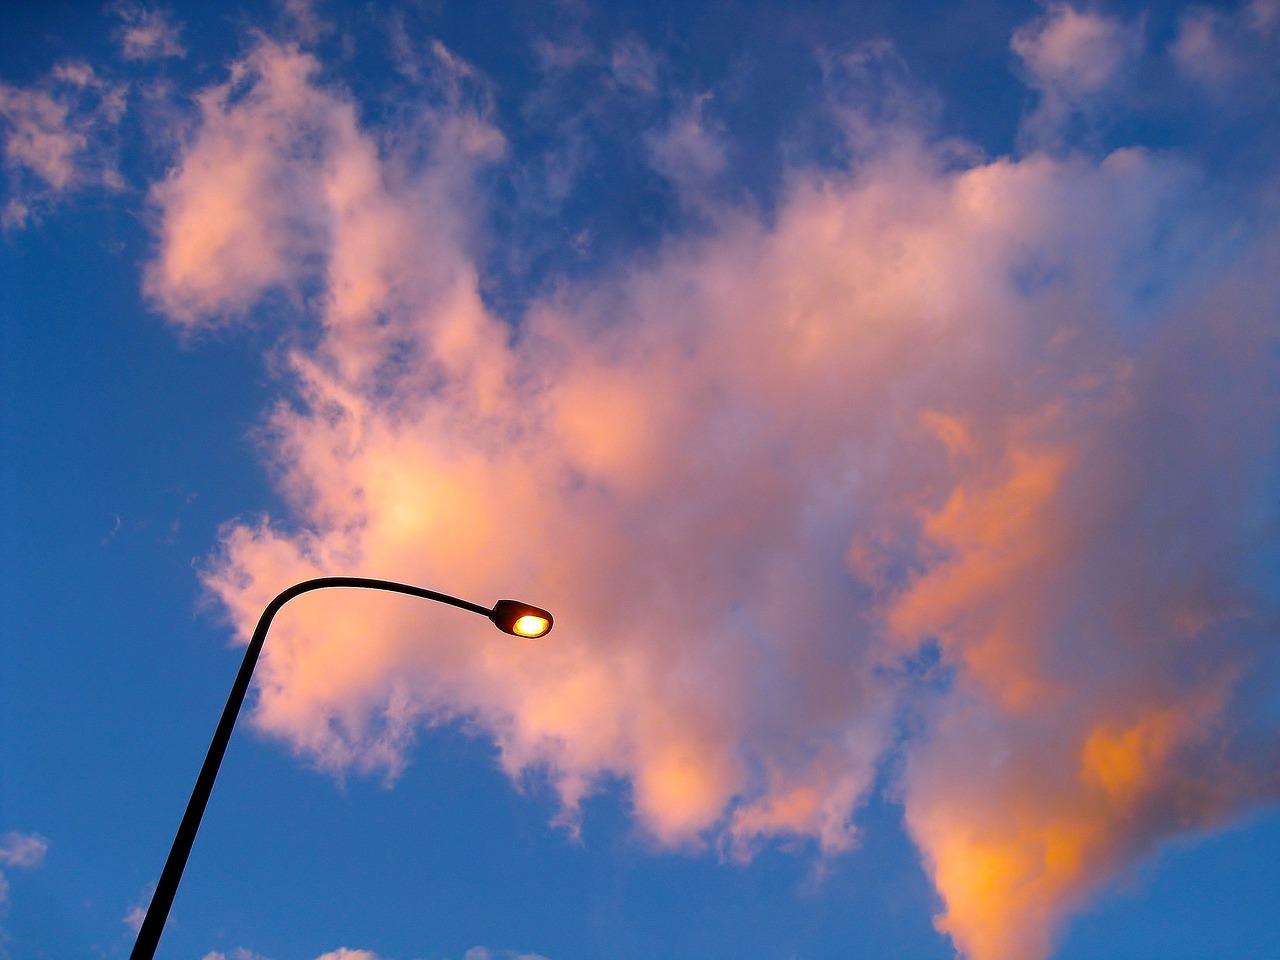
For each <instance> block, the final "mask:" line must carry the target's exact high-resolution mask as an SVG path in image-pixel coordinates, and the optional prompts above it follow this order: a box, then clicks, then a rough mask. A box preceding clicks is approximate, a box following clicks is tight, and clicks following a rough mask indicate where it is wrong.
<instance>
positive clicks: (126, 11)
mask: <svg viewBox="0 0 1280 960" xmlns="http://www.w3.org/2000/svg"><path fill="white" fill-rule="evenodd" d="M110 10H111V12H112V13H114V14H115V15H116V16H117V17H119V18H120V21H121V23H120V27H119V28H118V29H117V30H116V40H117V42H118V43H119V44H120V54H121V56H123V57H124V58H125V59H126V60H164V59H167V58H169V57H185V56H186V54H187V51H186V49H185V48H184V47H183V46H182V42H181V35H182V27H181V25H180V24H178V23H175V22H174V20H173V15H172V14H171V13H170V12H169V11H167V10H163V9H159V8H154V7H146V6H143V5H142V4H140V3H133V2H130V0H117V2H116V3H113V4H112V5H111V7H110Z"/></svg>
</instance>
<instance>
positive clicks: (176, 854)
mask: <svg viewBox="0 0 1280 960" xmlns="http://www.w3.org/2000/svg"><path fill="white" fill-rule="evenodd" d="M325 587H362V588H365V589H370V590H387V591H390V592H391V593H403V594H408V595H409V596H411V597H422V598H423V599H425V600H435V601H437V602H439V603H447V604H449V605H450V606H454V607H461V608H462V609H463V610H470V611H471V612H472V613H478V614H480V615H481V616H485V617H491V616H492V614H493V611H492V610H491V609H489V608H488V607H482V606H480V604H478V603H471V602H470V601H468V600H459V599H458V598H457V597H451V596H449V595H448V594H444V593H436V592H435V591H434V590H424V589H423V588H422V587H415V586H412V585H411V584H407V583H396V582H395V581H393V580H373V579H370V578H368V577H319V578H317V579H315V580H304V581H303V582H302V583H296V584H294V585H293V586H292V587H289V588H288V589H287V590H285V591H283V592H281V593H280V594H279V595H278V596H277V597H276V598H275V599H274V600H272V601H271V602H270V603H269V604H267V608H266V609H265V610H263V611H262V616H261V617H260V618H259V619H258V626H257V627H256V628H255V629H254V631H253V637H252V639H250V641H249V647H248V649H247V650H245V652H244V660H243V661H242V662H241V663H240V672H239V673H238V674H236V682H235V683H234V684H233V685H232V687H231V695H230V696H229V697H227V705H226V706H225V707H224V708H223V710H222V719H221V720H219V721H218V729H217V730H215V731H214V733H213V742H212V743H210V744H209V752H208V754H207V755H206V756H205V758H204V766H202V767H201V768H200V776H198V777H197V778H196V785H195V789H194V790H192V791H191V799H190V800H189V801H187V812H186V813H184V814H183V815H182V823H181V824H180V825H179V826H178V835H177V836H175V837H174V838H173V847H172V848H171V849H170V850H169V859H167V860H166V861H165V863H164V870H162V871H161V872H160V880H159V882H158V883H157V884H156V892H155V894H153V895H152V897H151V904H150V905H149V906H148V907H147V915H146V916H145V917H143V919H142V927H141V928H140V929H139V930H138V939H137V940H136V941H135V942H134V945H133V952H132V953H131V954H129V960H152V958H153V957H154V956H155V952H156V946H157V944H159V942H160V934H161V933H162V932H163V931H164V923H165V920H166V919H168V916H169V908H170V907H171V906H173V898H174V896H175V895H176V894H177V892H178V881H180V880H181V879H182V871H183V868H184V867H186V865H187V857H188V856H189V855H190V854H191V845H192V844H193V843H195V839H196V831H197V830H199V829H200V818H201V817H203V816H204V808H205V806H206V805H207V804H208V803H209V794H210V793H211V792H212V791H213V781H214V778H215V777H217V776H218V767H219V766H221V764H222V756H223V754H225V753H226V752H227V743H228V742H229V741H230V740H231V730H232V728H233V727H234V726H235V725H236V717H237V716H239V714H240V706H241V704H243V703H244V698H245V694H246V693H248V692H249V681H250V679H251V678H252V677H253V668H254V667H255V666H256V665H257V663H258V655H259V654H260V653H261V652H262V644H263V641H265V640H266V638H267V630H268V629H269V628H270V627H271V621H272V619H273V618H274V617H275V615H276V613H278V612H279V610H280V608H281V607H283V606H284V605H285V604H286V603H288V602H289V601H290V600H292V599H293V598H294V597H296V596H298V595H299V594H303V593H308V592H310V591H312V590H321V589H324V588H325Z"/></svg>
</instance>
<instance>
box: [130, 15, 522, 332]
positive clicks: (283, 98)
mask: <svg viewBox="0 0 1280 960" xmlns="http://www.w3.org/2000/svg"><path fill="white" fill-rule="evenodd" d="M444 53H446V54H447V51H444ZM449 63H451V64H456V61H454V60H453V59H450V61H449ZM317 68H318V65H317V62H316V61H315V59H314V58H313V57H312V56H311V55H310V54H306V53H303V52H301V51H299V50H298V49H297V48H296V47H292V46H282V45H278V44H275V43H272V42H270V41H265V40H264V41H263V42H262V43H261V44H260V45H258V46H257V47H256V48H255V49H254V50H253V51H252V52H251V53H250V54H249V56H248V57H247V58H246V59H244V60H243V61H241V62H239V63H238V64H236V66H235V69H234V70H233V71H232V76H231V79H230V80H229V81H228V82H227V83H226V84H223V85H220V86H217V87H213V88H210V89H208V90H206V91H205V92H203V93H202V94H201V95H200V97H199V101H198V102H199V112H200V125H199V132H198V133H197V134H196V136H195V138H194V140H193V141H192V143H191V144H190V145H189V147H188V149H187V150H186V151H185V153H184V154H183V157H182V161H181V164H180V166H178V167H177V168H175V169H174V170H173V171H172V172H171V174H170V175H169V176H168V177H167V178H166V179H165V180H164V181H162V182H160V183H158V184H156V185H155V187H154V188H153V190H152V198H153V201H154V202H155V204H156V205H157V207H158V208H159V209H160V210H161V211H162V220H161V228H160V238H159V250H158V254H157V256H156V258H155V259H154V260H153V261H152V263H151V264H150V265H149V267H148V270H147V273H146V277H145V280H144V289H145V291H146V292H147V294H148V295H149V296H150V297H151V298H152V299H153V301H154V302H155V303H156V305H157V306H158V307H159V308H160V309H162V310H163V311H165V312H166V313H167V314H168V315H169V316H170V317H171V318H173V319H174V320H175V321H177V322H178V323H180V324H182V325H184V326H185V327H187V328H188V329H194V328H196V327H197V326H200V325H202V324H208V323H210V322H211V321H212V322H216V323H226V322H229V321H232V320H234V319H236V318H238V317H240V316H242V315H243V314H244V312H245V311H246V310H247V309H248V308H249V306H251V305H252V304H254V303H256V302H257V301H258V300H259V299H260V298H261V297H262V296H263V295H264V294H265V293H267V292H268V291H272V290H280V291H284V292H285V293H286V294H289V295H293V296H295V297H296V296H301V295H302V294H303V292H304V289H305V286H306V284H307V283H308V282H310V281H313V280H315V279H317V276H316V271H317V269H318V268H320V267H321V266H322V265H323V264H324V263H325V262H326V257H327V255H326V247H327V246H328V245H329V244H331V243H336V244H340V245H343V246H344V249H343V250H341V251H339V252H338V255H337V256H336V257H328V258H327V263H328V269H329V273H328V275H327V276H325V277H324V281H323V282H324V283H325V291H326V293H325V295H326V297H327V300H328V306H327V310H326V312H327V316H328V318H329V321H330V322H333V323H339V324H347V325H348V326H351V325H355V326H358V327H360V328H361V329H362V330H363V331H364V333H362V334H358V335H360V336H364V335H373V334H374V331H375V329H376V328H378V327H379V323H378V322H377V321H378V317H376V316H375V314H377V313H378V312H379V311H381V310H385V309H386V307H388V306H390V303H389V302H388V303H384V301H387V300H388V299H390V300H395V299H396V297H397V296H399V295H400V294H399V292H398V291H396V290H394V289H392V288H391V287H390V285H389V282H390V281H391V279H392V278H391V277H390V276H389V275H388V273H387V271H388V270H393V271H395V272H396V274H397V279H401V278H405V277H408V276H412V275H413V274H415V273H422V274H431V273H432V270H431V269H430V268H428V269H427V270H425V271H419V270H414V269H411V268H410V264H411V263H416V258H417V257H418V256H426V257H428V258H429V259H431V258H433V253H432V248H433V247H434V248H437V249H438V252H439V253H441V254H442V255H443V256H444V257H454V256H455V255H454V253H453V251H452V250H451V249H448V248H446V247H445V239H446V238H447V233H448V229H449V225H448V224H444V223H437V224H434V225H432V227H431V228H424V227H422V226H420V225H418V224H415V223H413V222H412V221H411V219H410V217H409V214H408V212H407V211H405V210H401V209H398V208H397V207H396V205H395V202H396V200H398V199H399V198H395V197H391V196H389V195H388V192H387V189H386V187H385V185H384V183H383V180H384V178H387V177H395V176H397V171H395V170H394V169H390V168H389V167H388V166H387V165H384V164H383V162H382V158H381V157H380V156H379V148H378V145H377V144H376V143H374V142H372V141H371V140H370V139H368V138H367V137H365V136H363V135H362V134H361V132H360V131H359V129H358V126H357V122H356V113H355V108H354V105H353V104H352V102H351V101H350V99H349V98H347V97H345V96H343V95H340V94H335V93H332V92H329V91H326V90H324V89H321V88H318V87H316V86H314V85H313V84H312V79H313V75H314V74H315V72H316V70H317ZM447 79H448V82H449V83H450V84H451V85H452V86H451V89H456V83H457V77H456V71H455V72H451V73H449V76H448V78H447ZM455 99H456V98H455ZM444 125H445V126H446V127H447V128H448V132H449V135H450V136H449V141H448V143H447V144H442V145H441V147H440V149H441V150H445V149H448V150H452V151H454V152H456V153H458V154H460V155H463V156H471V155H475V156H481V157H487V156H495V155H497V154H498V153H500V152H501V150H502V139H501V137H500V135H499V134H497V133H496V131H494V130H493V129H492V128H491V127H489V126H488V125H487V124H485V122H484V121H483V120H482V119H480V118H479V117H477V116H475V115H463V114H451V115H449V117H448V119H447V120H446V121H444ZM438 169H439V171H440V174H441V177H444V178H447V176H448V170H447V169H446V166H445V165H444V163H443V162H442V165H441V166H440V167H439V168H438ZM450 186H451V185H450V184H448V183H445V182H428V181H420V182H417V183H415V184H413V186H412V187H409V188H407V189H408V190H410V191H413V190H416V191H418V192H419V193H420V194H421V195H420V196H419V197H417V198H416V201H415V202H416V205H418V206H422V205H424V204H428V203H430V201H431V193H432V191H446V190H448V189H450ZM264 205H265V206H264ZM458 228H459V229H461V225H458ZM432 232H439V233H440V235H441V240H438V241H432V240H431V239H430V238H429V236H428V235H427V234H430V233H432ZM412 241H420V242H422V243H425V246H417V247H414V246H412V244H411V242H412ZM448 269H449V267H448V266H447V265H445V264H443V263H442V264H441V265H440V266H439V268H438V271H439V272H440V273H447V272H448ZM334 271H338V272H336V273H335V272H334ZM421 282H424V283H426V282H429V281H427V280H423V281H421ZM404 293H406V294H408V291H405V292H404ZM351 332H352V333H353V335H355V330H354V327H352V331H351ZM382 334H386V335H392V336H394V334H393V331H391V330H390V329H389V328H383V330H382ZM382 334H378V335H379V336H381V335H382Z"/></svg>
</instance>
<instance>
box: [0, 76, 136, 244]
mask: <svg viewBox="0 0 1280 960" xmlns="http://www.w3.org/2000/svg"><path fill="white" fill-rule="evenodd" d="M124 111H125V88H124V86H123V85H119V84H113V83H110V82H107V81H105V80H103V79H101V78H100V77H98V76H97V75H96V74H95V73H94V71H93V69H92V68H91V67H89V66H88V65H87V64H84V63H76V62H69V63H63V64H60V65H58V66H56V67H54V69H53V70H52V71H50V74H49V76H48V77H47V78H45V79H44V80H43V81H40V82H38V83H35V84H33V85H31V86H28V87H15V86H11V85H10V84H6V83H0V133H3V142H4V167H5V169H6V172H7V173H8V175H9V196H8V200H7V202H6V204H5V206H4V209H3V211H0V223H2V224H3V225H4V226H6V227H9V226H22V225H23V224H24V223H25V222H26V221H27V220H28V218H29V217H30V216H31V215H32V214H33V213H38V212H39V210H40V208H41V207H43V206H45V205H47V204H48V203H49V202H50V201H51V200H52V198H53V197H55V196H57V195H58V194H62V193H65V192H67V191H69V190H73V189H77V188H83V187H92V186H98V187H106V188H107V189H111V190H118V189H120V188H121V187H123V185H124V182H123V181H122V180H121V178H120V174H119V172H118V171H117V170H116V164H115V157H114V153H113V151H112V150H111V149H110V147H109V145H108V143H107V142H106V140H105V138H106V136H107V134H108V132H109V131H110V130H111V129H113V128H114V127H115V126H116V124H118V123H119V121H120V118H121V116H123V114H124Z"/></svg>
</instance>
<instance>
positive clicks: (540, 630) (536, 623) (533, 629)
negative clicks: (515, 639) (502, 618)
mask: <svg viewBox="0 0 1280 960" xmlns="http://www.w3.org/2000/svg"><path fill="white" fill-rule="evenodd" d="M550 629H551V624H550V623H548V622H547V618H546V617H535V616H533V615H531V614H525V615H524V616H523V617H521V618H520V619H519V620H517V621H516V622H515V623H513V624H512V625H511V630H512V632H513V633H518V634H519V635H520V636H522V637H540V636H542V635H543V634H544V633H546V632H547V631H548V630H550Z"/></svg>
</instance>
